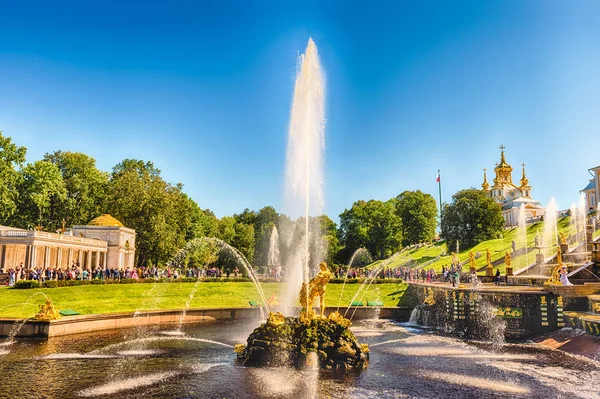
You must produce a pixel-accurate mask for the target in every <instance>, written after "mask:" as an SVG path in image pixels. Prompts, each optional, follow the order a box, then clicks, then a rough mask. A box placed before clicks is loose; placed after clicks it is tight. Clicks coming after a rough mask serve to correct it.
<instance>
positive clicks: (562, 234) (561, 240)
mask: <svg viewBox="0 0 600 399" xmlns="http://www.w3.org/2000/svg"><path fill="white" fill-rule="evenodd" d="M558 235H559V237H560V244H561V245H567V237H565V233H563V232H562V231H561V232H560V233H559V234H558Z"/></svg>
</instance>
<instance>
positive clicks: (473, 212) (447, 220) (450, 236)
mask: <svg viewBox="0 0 600 399" xmlns="http://www.w3.org/2000/svg"><path fill="white" fill-rule="evenodd" d="M503 227H504V218H503V217H502V211H501V210H500V207H499V206H498V204H496V202H495V201H494V200H493V199H491V198H489V197H488V196H487V195H486V194H485V193H484V192H483V191H482V190H477V189H474V188H471V189H466V190H461V191H459V192H457V193H456V194H454V195H453V196H452V202H451V203H450V204H446V205H445V206H444V213H443V218H442V237H443V238H445V239H446V241H447V245H448V247H449V248H450V250H452V251H455V250H456V242H457V241H459V242H460V246H461V248H470V247H472V246H473V245H476V244H478V243H479V242H481V241H485V240H489V239H492V238H496V237H497V236H499V235H500V233H501V232H502V228H503Z"/></svg>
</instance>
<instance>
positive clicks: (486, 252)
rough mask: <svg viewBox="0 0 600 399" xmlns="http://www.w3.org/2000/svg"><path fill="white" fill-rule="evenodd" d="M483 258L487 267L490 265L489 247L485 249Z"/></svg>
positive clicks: (490, 254)
mask: <svg viewBox="0 0 600 399" xmlns="http://www.w3.org/2000/svg"><path fill="white" fill-rule="evenodd" d="M485 260H486V261H487V267H492V253H491V252H490V249H489V248H488V249H486V250H485Z"/></svg>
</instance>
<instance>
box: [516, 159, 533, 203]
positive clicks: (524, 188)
mask: <svg viewBox="0 0 600 399" xmlns="http://www.w3.org/2000/svg"><path fill="white" fill-rule="evenodd" d="M521 166H522V167H523V176H522V177H521V187H519V190H521V192H522V193H523V196H525V197H527V198H530V192H531V186H530V185H529V180H528V179H527V176H525V164H524V163H523V164H521Z"/></svg>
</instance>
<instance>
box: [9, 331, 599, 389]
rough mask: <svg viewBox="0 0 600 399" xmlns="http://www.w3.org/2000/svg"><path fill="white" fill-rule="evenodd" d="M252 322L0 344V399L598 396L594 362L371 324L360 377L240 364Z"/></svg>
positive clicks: (366, 333)
mask: <svg viewBox="0 0 600 399" xmlns="http://www.w3.org/2000/svg"><path fill="white" fill-rule="evenodd" d="M255 326H256V325H255V324H252V325H244V324H238V323H233V324H211V325H202V326H191V325H188V326H185V328H184V330H183V331H184V333H185V335H183V336H179V335H178V336H171V335H165V334H164V331H163V332H162V333H161V331H159V330H155V329H143V328H142V329H139V328H138V329H134V330H121V331H114V332H108V333H107V332H102V333H94V334H87V335H75V336H68V337H62V338H52V339H50V340H48V341H38V340H17V341H15V343H13V344H12V345H10V346H8V345H5V343H0V355H1V357H0V376H2V377H5V376H35V378H34V379H31V378H29V377H21V378H19V377H16V378H10V377H9V378H2V383H1V384H0V398H2V399H5V398H6V399H8V398H11V399H12V398H23V399H29V398H41V397H43V398H47V399H68V398H82V397H95V398H96V397H97V398H110V399H114V398H124V399H140V398H144V399H147V398H148V399H150V398H192V397H194V398H196V397H197V398H294V399H303V398H478V399H479V398H505V397H506V398H567V397H568V398H600V394H599V393H598V392H599V389H598V388H597V386H596V384H597V381H599V380H600V368H599V365H598V363H597V362H595V361H592V360H589V359H582V358H578V357H575V356H571V355H568V354H565V353H562V352H559V351H555V350H547V349H543V348H540V347H537V346H534V345H523V344H520V345H515V344H505V345H500V346H499V345H492V344H488V343H484V342H467V341H461V340H458V339H454V338H448V337H442V336H438V335H434V334H433V333H432V332H431V331H424V330H419V329H414V328H412V327H411V328H406V327H405V326H403V325H401V324H397V323H392V322H386V321H378V320H369V321H363V322H357V323H356V324H355V326H354V327H353V330H354V331H355V333H356V335H357V336H358V337H359V339H360V340H361V342H365V343H369V344H370V345H371V363H370V365H369V367H368V369H367V370H366V371H364V372H363V373H361V374H358V375H354V374H353V375H346V376H343V377H339V376H336V377H333V376H331V375H330V374H329V373H327V372H317V371H315V370H312V371H311V370H303V371H298V370H294V369H286V368H264V369H255V368H244V367H240V366H236V365H235V354H234V353H233V351H232V345H234V344H236V343H240V341H243V339H244V337H246V336H247V335H248V334H249V333H250V332H251V331H252V329H253V328H254V327H255Z"/></svg>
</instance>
